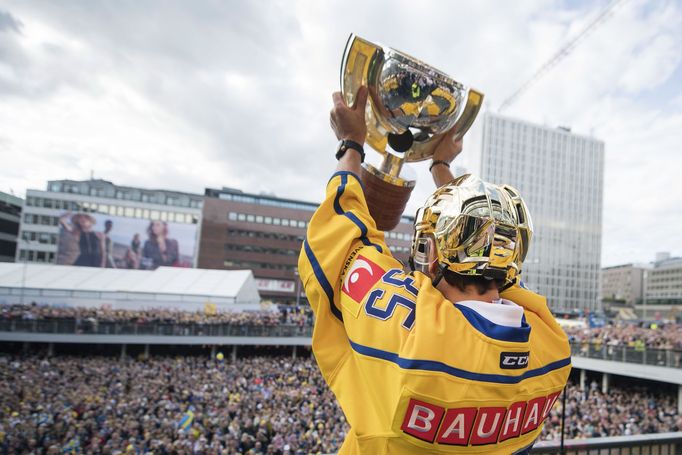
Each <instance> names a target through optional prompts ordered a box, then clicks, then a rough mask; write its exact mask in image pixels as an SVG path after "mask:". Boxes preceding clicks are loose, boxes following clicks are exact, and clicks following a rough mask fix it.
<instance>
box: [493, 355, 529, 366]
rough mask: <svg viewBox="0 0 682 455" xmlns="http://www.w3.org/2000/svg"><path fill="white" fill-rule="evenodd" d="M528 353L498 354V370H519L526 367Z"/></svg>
mask: <svg viewBox="0 0 682 455" xmlns="http://www.w3.org/2000/svg"><path fill="white" fill-rule="evenodd" d="M529 355H530V352H502V353H500V368H502V369H504V370H519V369H521V368H526V367H527V366H528V356H529Z"/></svg>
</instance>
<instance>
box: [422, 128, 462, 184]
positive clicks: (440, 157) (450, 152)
mask: <svg viewBox="0 0 682 455" xmlns="http://www.w3.org/2000/svg"><path fill="white" fill-rule="evenodd" d="M461 152H462V138H459V139H455V130H450V131H449V132H447V133H445V134H444V135H443V137H442V138H441V140H440V142H439V143H438V145H437V146H436V152H435V153H434V154H433V159H432V161H431V166H430V168H429V170H430V171H431V176H432V177H433V182H434V183H435V184H436V187H439V188H440V187H441V186H443V185H445V184H446V183H448V182H450V181H452V180H453V179H454V178H455V176H454V175H453V174H452V171H451V170H450V163H452V161H453V160H454V159H455V158H456V157H457V155H459V154H460V153H461Z"/></svg>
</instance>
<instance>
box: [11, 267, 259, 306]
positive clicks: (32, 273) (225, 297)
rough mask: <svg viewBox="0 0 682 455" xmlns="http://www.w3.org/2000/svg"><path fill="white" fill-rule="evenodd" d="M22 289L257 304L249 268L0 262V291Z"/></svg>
mask: <svg viewBox="0 0 682 455" xmlns="http://www.w3.org/2000/svg"><path fill="white" fill-rule="evenodd" d="M3 288H4V289H3ZM7 291H11V292H7ZM24 291H26V295H29V296H35V295H41V296H52V297H55V296H62V297H74V298H79V297H80V298H83V297H88V298H90V299H97V298H98V297H99V298H101V299H109V300H110V299H114V300H137V301H150V300H151V301H156V302H169V301H170V302H210V303H224V304H225V303H227V304H229V303H232V304H257V303H259V302H260V296H259V294H258V290H257V287H256V282H255V280H254V278H253V273H252V272H251V270H205V269H189V268H179V267H159V268H158V269H156V270H153V271H152V270H124V269H103V268H97V267H74V266H64V265H51V264H20V263H0V295H3V294H4V295H18V294H19V293H23V292H24ZM36 293H37V294H36ZM30 298H32V297H30Z"/></svg>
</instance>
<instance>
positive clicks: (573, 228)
mask: <svg viewBox="0 0 682 455" xmlns="http://www.w3.org/2000/svg"><path fill="white" fill-rule="evenodd" d="M481 176H482V178H483V179H484V180H487V181H490V182H494V183H507V184H510V185H512V186H514V187H516V188H517V189H518V190H519V191H520V192H521V195H522V196H523V198H524V200H525V201H526V204H527V205H528V208H529V210H530V214H531V216H532V218H533V225H534V228H535V230H534V236H533V240H532V242H531V247H530V252H529V254H528V257H527V258H526V261H525V263H524V266H523V274H522V279H523V281H524V282H525V283H526V284H527V285H528V287H530V288H531V289H533V290H535V291H537V292H539V293H540V294H543V295H545V296H547V301H548V303H549V305H550V308H552V309H554V310H570V309H587V310H597V309H600V303H599V300H600V299H599V297H600V293H599V283H600V271H601V267H600V264H601V232H602V200H603V184H604V142H602V141H600V140H597V139H595V138H593V137H589V136H583V135H578V134H574V133H571V131H570V129H568V128H563V127H559V128H550V127H547V126H542V125H536V124H533V123H530V122H526V121H523V120H518V119H514V118H509V117H505V116H501V115H497V114H490V113H488V114H486V115H485V116H484V119H483V130H482V141H481Z"/></svg>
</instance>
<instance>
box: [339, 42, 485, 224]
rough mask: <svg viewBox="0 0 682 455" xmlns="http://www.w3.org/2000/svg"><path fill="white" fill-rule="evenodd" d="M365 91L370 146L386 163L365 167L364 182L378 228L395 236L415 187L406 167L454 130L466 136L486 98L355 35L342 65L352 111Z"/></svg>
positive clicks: (343, 87) (343, 85)
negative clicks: (362, 87) (354, 104)
mask: <svg viewBox="0 0 682 455" xmlns="http://www.w3.org/2000/svg"><path fill="white" fill-rule="evenodd" d="M362 85H365V86H367V88H368V89H369V96H368V102H367V110H366V112H365V122H366V123H367V138H366V143H367V144H369V145H370V146H371V147H372V148H373V149H374V150H376V151H377V152H379V153H380V154H381V155H383V161H382V163H381V165H380V166H379V167H378V168H377V167H375V166H372V165H371V164H369V163H363V165H362V166H363V169H362V176H361V178H362V180H363V183H364V186H365V198H366V200H367V205H368V207H369V211H370V214H371V215H372V217H373V218H374V221H375V222H376V224H377V228H378V229H379V230H381V231H390V230H392V229H393V228H395V227H396V226H397V225H398V223H399V222H400V216H401V215H402V213H403V211H404V210H405V206H406V205H407V201H408V200H409V199H410V194H411V193H412V190H413V189H414V185H415V183H416V181H415V180H413V179H410V177H411V176H410V175H409V173H410V172H412V174H414V171H413V170H411V169H409V167H404V166H403V165H404V164H405V162H414V161H422V160H427V159H429V158H431V156H432V155H433V153H434V152H435V150H436V146H437V145H438V142H439V140H440V139H441V138H442V136H443V135H444V134H445V133H447V132H448V131H450V130H451V129H452V128H455V131H456V135H457V137H461V136H463V135H464V133H466V132H467V130H468V129H469V127H470V126H471V124H472V123H473V122H474V119H475V118H476V115H477V114H478V111H479V109H480V108H481V103H482V102H483V94H482V93H481V92H478V91H476V90H474V89H472V88H469V87H466V86H464V85H462V84H460V83H459V82H456V81H455V80H453V79H452V78H450V77H449V76H448V75H446V74H445V73H443V72H441V71H439V70H437V69H435V68H433V67H431V66H429V65H427V64H425V63H424V62H421V61H419V60H417V59H415V58H414V57H411V56H409V55H407V54H404V53H402V52H399V51H397V50H395V49H391V48H388V47H384V46H382V45H379V44H374V43H371V42H369V41H367V40H364V39H362V38H360V37H358V36H356V35H354V34H351V35H350V37H349V38H348V42H347V43H346V49H345V51H344V53H343V60H342V61H341V93H342V94H343V97H344V98H345V100H346V103H347V104H348V105H349V106H350V105H352V104H353V102H354V101H355V96H356V94H357V92H358V89H359V88H360V87H361V86H362Z"/></svg>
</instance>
